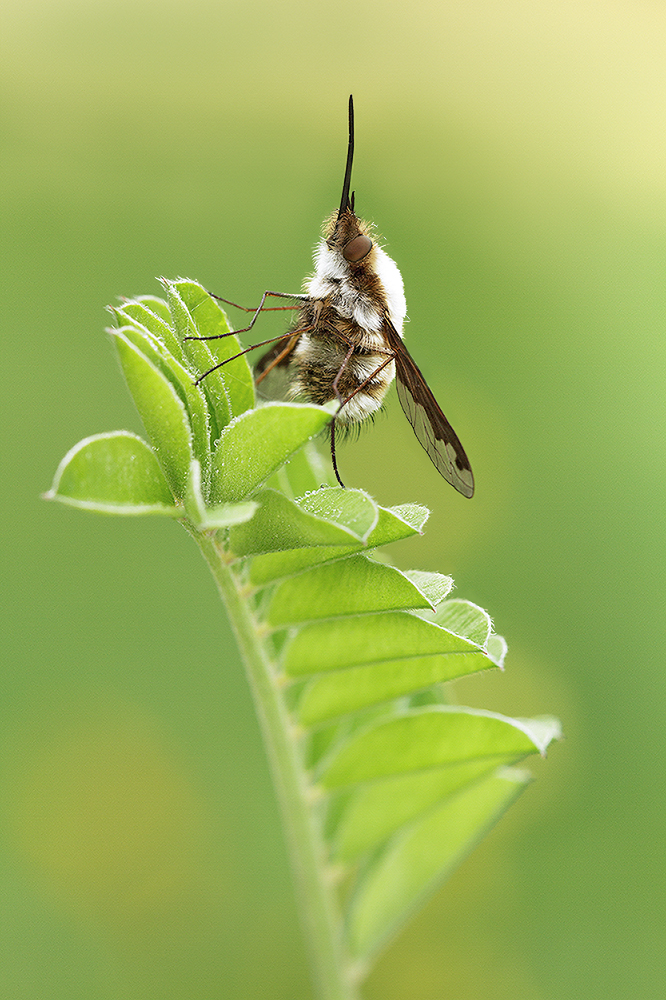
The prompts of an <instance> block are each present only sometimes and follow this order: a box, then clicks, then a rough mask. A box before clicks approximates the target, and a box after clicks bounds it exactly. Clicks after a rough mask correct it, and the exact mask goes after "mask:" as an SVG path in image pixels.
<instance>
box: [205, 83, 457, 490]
mask: <svg viewBox="0 0 666 1000" xmlns="http://www.w3.org/2000/svg"><path fill="white" fill-rule="evenodd" d="M353 155H354V110H353V101H352V98H351V97H350V99H349V146H348V151H347V165H346V169H345V179H344V183H343V188H342V199H341V202H340V208H339V209H338V211H337V212H334V213H333V215H332V216H331V217H330V218H329V219H328V220H327V222H326V223H325V226H324V233H323V236H322V239H321V240H320V242H319V244H318V246H317V248H316V250H315V258H314V259H315V271H314V274H313V275H312V276H311V277H310V278H308V279H307V280H306V282H305V285H304V293H303V294H289V293H283V292H272V291H266V292H264V294H263V296H262V299H261V302H260V304H259V306H258V308H257V309H246V311H247V312H253V313H254V315H253V317H252V319H251V321H250V323H249V324H248V326H247V327H245V329H243V330H238V331H236V332H237V333H246V332H247V331H248V330H251V329H252V327H253V326H254V323H255V321H256V319H257V317H258V316H259V314H260V313H261V312H264V311H270V310H273V309H286V310H297V316H296V320H295V322H294V323H293V325H292V327H291V328H290V329H289V330H288V331H287V332H286V333H285V334H282V335H281V336H280V337H276V338H273V341H265V342H264V343H271V342H272V343H273V346H272V347H271V348H270V349H269V350H268V351H267V352H266V353H265V354H264V355H263V357H261V358H260V360H259V362H258V364H257V366H256V369H255V374H256V376H257V378H256V381H257V384H259V383H260V382H261V381H262V380H263V379H264V378H265V377H266V376H267V375H268V374H269V372H271V371H272V370H273V369H274V368H283V367H287V368H288V372H289V381H290V395H291V396H292V397H295V398H301V399H306V400H309V401H310V402H313V403H317V404H320V405H321V404H323V403H328V402H330V401H332V400H337V401H338V403H339V404H340V406H339V409H338V411H337V412H336V414H335V416H334V417H333V418H332V420H331V425H330V426H331V458H332V462H333V469H334V471H335V475H336V478H337V480H338V482H339V483H340V485H341V486H342V485H343V483H342V480H341V478H340V475H339V473H338V468H337V461H336V454H335V429H336V424H343V425H346V426H353V425H354V424H357V423H359V422H361V421H362V420H365V419H366V418H367V417H369V416H371V415H372V414H374V413H375V412H376V411H377V410H378V409H379V408H380V407H381V405H382V401H383V399H384V397H385V395H386V391H387V389H388V388H389V386H390V385H391V382H392V381H393V380H394V378H396V376H397V388H398V398H399V400H400V403H401V405H402V408H403V410H404V412H405V415H406V416H407V419H408V420H409V422H410V423H411V425H412V427H413V429H414V432H415V434H416V437H417V439H418V440H419V442H420V444H421V445H422V446H423V448H424V449H425V450H426V452H427V453H428V455H429V456H430V458H431V460H432V462H433V464H434V465H435V467H436V468H437V470H438V471H439V472H440V473H441V475H442V476H443V477H444V478H445V479H446V480H447V481H448V482H449V483H451V485H452V486H454V487H455V488H456V489H457V490H458V491H459V492H460V493H462V494H463V496H466V497H471V496H472V494H473V493H474V477H473V475H472V469H471V466H470V463H469V460H468V458H467V455H466V454H465V451H464V449H463V447H462V445H461V444H460V441H459V440H458V437H457V436H456V433H455V431H454V430H453V428H452V427H451V425H450V424H449V422H448V420H447V419H446V417H445V416H444V414H443V413H442V411H441V409H440V407H439V404H438V403H437V401H436V399H435V397H434V396H433V394H432V392H431V391H430V389H429V388H428V385H427V383H426V381H425V379H424V377H423V375H422V374H421V372H420V370H419V369H418V367H417V366H416V364H415V362H414V361H413V359H412V357H411V355H410V354H409V352H408V351H407V348H406V347H405V345H404V343H403V341H402V336H403V323H404V320H405V316H406V312H407V306H406V302H405V291H404V286H403V281H402V276H401V274H400V271H399V270H398V266H397V264H396V263H395V262H394V261H393V260H392V259H391V258H390V257H389V256H388V254H387V253H386V252H385V251H384V250H383V249H382V248H381V247H380V246H379V245H378V243H377V242H376V240H375V239H374V236H373V231H372V227H371V226H370V225H369V224H368V223H366V222H364V221H363V220H361V219H359V218H358V217H357V216H356V214H355V211H354V194H353V193H352V194H351V195H350V186H351V169H352V162H353ZM213 297H214V298H216V299H219V300H220V301H222V302H225V303H227V304H228V305H235V303H233V302H229V300H228V299H222V298H221V297H220V296H217V295H215V296H213ZM269 297H270V298H278V299H283V300H289V301H290V303H291V304H290V305H287V306H266V305H265V303H266V300H267V299H268V298H269ZM238 308H245V307H238ZM202 339H214V338H202ZM258 346H262V345H261V344H255V345H254V347H258ZM247 350H253V347H251V348H248V349H247ZM241 353H243V354H244V353H246V352H245V351H243V352H241ZM237 356H238V355H236V357H237ZM227 360H228V361H231V360H232V359H231V358H229V359H227ZM222 363H223V364H226V362H222ZM215 367H216V368H217V367H220V366H219V365H216V366H215ZM214 370H215V369H214V368H213V369H210V371H208V372H205V373H204V374H203V375H202V376H200V378H199V379H198V380H197V381H198V382H199V381H201V380H202V379H204V378H205V377H206V376H207V375H209V374H210V372H211V371H214Z"/></svg>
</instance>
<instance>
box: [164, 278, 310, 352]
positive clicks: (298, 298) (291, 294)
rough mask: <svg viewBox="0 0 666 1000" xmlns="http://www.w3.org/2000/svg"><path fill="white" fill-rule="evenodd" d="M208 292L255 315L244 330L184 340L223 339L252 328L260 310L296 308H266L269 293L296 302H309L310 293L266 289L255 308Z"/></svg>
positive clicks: (185, 338)
mask: <svg viewBox="0 0 666 1000" xmlns="http://www.w3.org/2000/svg"><path fill="white" fill-rule="evenodd" d="M208 294H209V295H210V296H211V298H213V299H217V300H218V302H225V303H226V304H227V305H229V306H235V307H236V309H242V310H243V311H244V312H254V316H253V317H252V319H251V320H250V323H249V326H244V327H243V329H242V330H230V331H229V332H228V333H215V334H213V335H212V336H210V337H184V338H183V339H184V340H221V339H222V338H223V337H231V336H232V335H233V334H235V333H247V331H248V330H251V329H252V327H253V326H254V324H255V322H256V320H257V317H258V315H259V313H260V312H278V311H280V310H284V311H290V310H292V309H295V308H296V307H295V306H267V307H266V308H265V309H264V302H265V301H266V299H267V298H268V296H269V295H272V296H273V297H274V298H276V299H291V300H292V301H294V302H307V300H308V298H309V296H308V295H299V294H298V293H296V292H270V291H265V292H264V294H263V295H262V296H261V302H260V303H259V305H258V306H257V308H256V309H254V310H253V309H250V308H246V307H245V306H237V305H236V303H235V302H230V301H229V300H228V299H223V298H221V297H220V296H219V295H213V293H212V292H209V293H208ZM273 339H274V340H278V339H279V338H278V337H274V338H273ZM266 343H267V344H268V343H270V341H268V340H267V341H266ZM255 346H256V347H261V344H256V345H255Z"/></svg>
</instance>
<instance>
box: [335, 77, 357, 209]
mask: <svg viewBox="0 0 666 1000" xmlns="http://www.w3.org/2000/svg"><path fill="white" fill-rule="evenodd" d="M353 161H354V98H353V97H352V95H351V94H350V95H349V145H348V147H347V166H346V167H345V180H344V184H343V185H342V199H341V201H340V211H339V212H338V219H339V218H340V216H341V215H342V213H343V212H346V211H347V209H348V208H349V207H350V201H349V188H350V186H351V172H352V163H353Z"/></svg>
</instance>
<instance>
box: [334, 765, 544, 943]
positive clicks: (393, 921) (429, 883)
mask: <svg viewBox="0 0 666 1000" xmlns="http://www.w3.org/2000/svg"><path fill="white" fill-rule="evenodd" d="M525 784H526V776H525V775H524V774H523V773H522V772H520V771H518V772H515V771H504V772H500V773H499V774H492V775H490V776H489V777H488V778H486V779H485V780H482V781H479V782H477V783H475V784H473V785H471V786H469V787H467V788H465V789H463V790H462V791H461V792H460V793H459V794H458V795H456V796H453V797H452V798H447V799H446V800H445V801H444V802H443V803H442V804H441V805H440V806H439V807H436V808H434V809H432V811H430V812H429V813H427V814H426V815H425V816H424V817H423V818H422V819H421V820H420V821H418V822H415V823H414V824H412V825H411V826H408V827H407V828H406V830H405V831H404V832H403V833H402V834H399V835H398V836H396V837H395V839H394V841H392V842H391V843H390V844H389V846H388V848H387V849H386V851H384V852H383V853H382V854H380V856H379V857H378V858H377V859H376V860H375V862H374V863H373V864H372V865H371V866H370V868H369V870H368V871H367V873H366V875H365V878H364V879H363V880H362V882H361V884H360V886H359V888H358V890H357V892H356V894H355V896H354V898H353V900H352V903H351V907H350V913H349V917H348V926H347V934H348V942H349V947H350V950H351V952H352V954H353V955H354V956H356V957H364V958H367V957H368V956H369V955H370V954H372V953H374V952H376V951H377V950H378V949H379V948H380V947H381V946H382V945H383V944H384V943H385V942H386V940H387V939H388V938H389V937H390V936H391V935H393V934H395V932H396V931H397V930H398V929H399V928H400V927H401V926H402V924H403V923H404V922H405V921H406V919H407V918H408V917H409V915H410V914H411V911H412V910H413V909H414V907H415V905H416V904H417V903H418V902H420V901H421V900H422V899H423V898H424V897H425V895H426V894H429V893H430V892H432V891H433V890H434V888H436V886H437V885H438V884H439V883H440V882H441V881H443V879H444V878H445V877H446V875H448V874H449V872H451V871H452V870H453V869H454V868H456V867H457V866H458V865H459V864H460V862H461V860H462V859H463V858H464V857H465V856H466V855H467V854H468V853H469V852H470V850H471V849H472V848H473V847H474V846H475V844H476V843H477V842H478V841H479V840H480V839H481V837H482V836H483V835H484V834H485V833H486V832H487V831H488V830H489V829H490V828H491V827H492V826H493V825H494V824H495V823H496V822H497V820H498V819H499V817H500V816H501V815H502V813H504V812H505V810H506V809H507V808H508V807H509V805H511V803H512V802H513V801H514V800H515V799H516V798H517V796H518V795H519V794H520V792H521V791H522V790H523V788H524V787H525Z"/></svg>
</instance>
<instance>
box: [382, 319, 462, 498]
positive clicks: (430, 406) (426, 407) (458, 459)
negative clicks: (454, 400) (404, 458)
mask: <svg viewBox="0 0 666 1000" xmlns="http://www.w3.org/2000/svg"><path fill="white" fill-rule="evenodd" d="M388 326H389V330H388V340H389V343H390V345H391V347H392V348H393V350H395V352H396V355H395V374H396V380H397V389H398V399H399V400H400V405H401V406H402V408H403V410H404V412H405V416H406V417H407V419H408V420H409V422H410V424H411V425H412V427H413V428H414V433H415V434H416V437H417V439H418V442H419V444H420V445H421V446H422V447H423V448H424V449H425V450H426V452H427V453H428V455H429V456H430V459H431V461H432V463H433V465H434V466H435V468H436V469H437V471H438V472H439V473H440V475H442V476H444V479H446V481H447V482H449V483H451V486H454V487H455V489H457V490H458V492H459V493H462V495H463V496H465V497H471V496H473V494H474V476H473V475H472V467H471V465H470V463H469V459H468V457H467V455H466V454H465V449H464V448H463V446H462V445H461V443H460V441H459V440H458V435H457V434H456V432H455V431H454V429H453V427H452V426H451V424H450V423H449V422H448V420H447V419H446V417H445V416H444V414H443V413H442V411H441V408H440V406H439V403H438V402H437V400H436V399H435V397H434V396H433V394H432V392H431V391H430V389H429V388H428V384H427V382H426V380H425V379H424V377H423V375H422V374H421V372H420V370H419V368H418V366H417V364H416V362H415V361H414V359H413V358H412V356H411V354H410V353H409V351H408V350H407V348H406V347H405V345H404V344H403V342H402V339H401V338H400V336H399V335H398V333H397V332H396V330H395V329H394V328H393V326H392V325H391V324H388Z"/></svg>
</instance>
